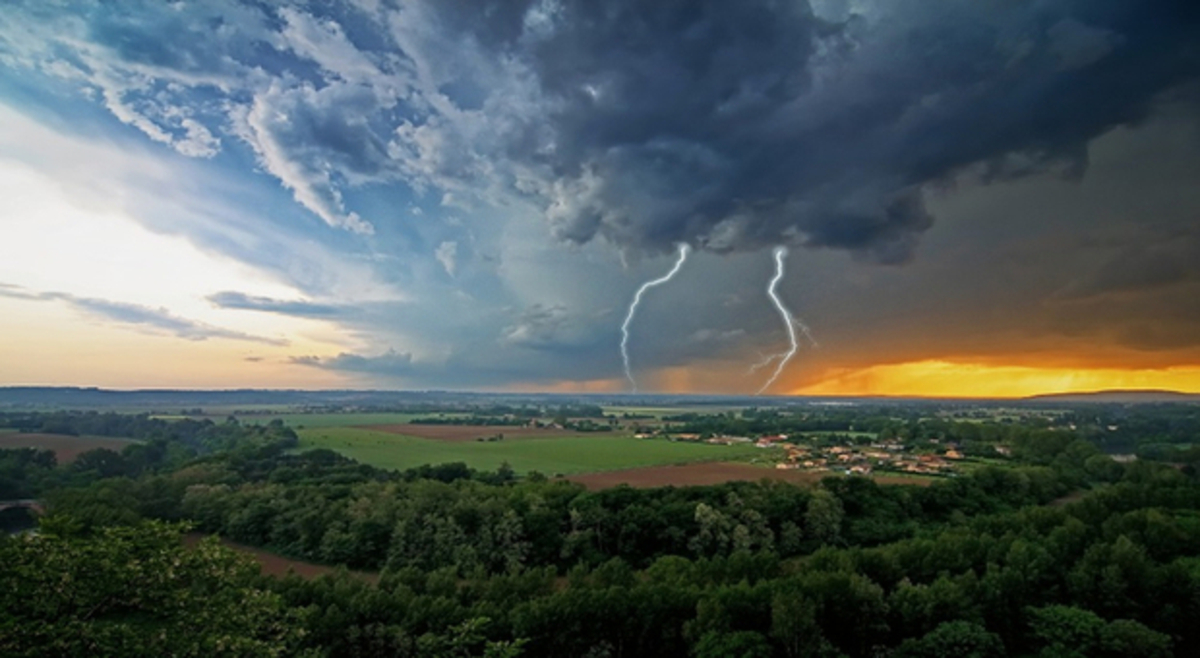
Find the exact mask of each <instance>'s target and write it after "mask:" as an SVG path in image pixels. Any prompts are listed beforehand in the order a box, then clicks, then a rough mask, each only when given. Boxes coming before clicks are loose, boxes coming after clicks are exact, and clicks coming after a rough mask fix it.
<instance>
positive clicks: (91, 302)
mask: <svg viewBox="0 0 1200 658" xmlns="http://www.w3.org/2000/svg"><path fill="white" fill-rule="evenodd" d="M0 297H8V298H9V299H24V300H28V301H40V302H63V303H65V304H67V305H68V306H70V307H72V308H74V309H75V310H77V311H80V312H82V313H86V314H87V315H91V316H93V317H97V318H100V319H103V320H108V321H111V322H118V323H121V324H128V325H133V326H137V327H144V328H147V329H151V330H154V331H159V332H164V333H168V334H171V335H173V336H177V337H179V338H184V339H186V340H206V339H208V338H226V339H229V340H244V341H249V342H253V343H263V344H265V345H287V344H288V342H287V341H286V340H279V339H275V338H266V337H263V336H255V335H252V334H247V333H243V332H241V331H233V330H230V329H222V328H221V327H214V326H212V325H209V324H205V323H203V322H197V321H195V320H189V319H187V318H181V317H179V316H177V315H174V314H172V313H171V312H170V311H168V310H166V309H165V308H151V307H149V306H142V305H140V304H128V303H126V302H115V301H111V300H107V299H96V298H94V297H79V296H76V295H72V294H68V293H65V292H54V291H50V292H32V291H28V290H26V289H24V288H22V287H20V286H13V285H8V284H0Z"/></svg>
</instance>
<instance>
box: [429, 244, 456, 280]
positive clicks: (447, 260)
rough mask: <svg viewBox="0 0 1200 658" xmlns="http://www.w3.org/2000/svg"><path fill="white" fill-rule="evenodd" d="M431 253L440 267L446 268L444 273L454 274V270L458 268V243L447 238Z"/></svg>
mask: <svg viewBox="0 0 1200 658" xmlns="http://www.w3.org/2000/svg"><path fill="white" fill-rule="evenodd" d="M433 253H434V256H436V257H437V260H438V262H439V263H441V264H442V267H444V268H446V274H449V275H450V276H454V273H455V270H457V269H458V243H457V242H454V241H451V240H447V241H446V242H443V243H441V244H440V245H438V248H437V249H436V250H435V251H434V252H433Z"/></svg>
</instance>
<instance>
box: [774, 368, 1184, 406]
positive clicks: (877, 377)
mask: <svg viewBox="0 0 1200 658" xmlns="http://www.w3.org/2000/svg"><path fill="white" fill-rule="evenodd" d="M1112 389H1155V390H1174V391H1180V392H1185V393H1200V367H1194V366H1193V367H1178V368H1162V369H1146V370H1120V369H1113V368H1096V369H1089V368H1035V367H1028V366H995V365H982V364H974V363H952V362H949V361H938V360H928V361H915V362H911V363H896V364H887V365H876V366H870V367H867V368H861V369H845V370H842V371H840V372H838V371H834V372H831V373H830V374H829V376H827V377H825V378H823V379H821V380H820V381H818V382H817V383H815V384H811V385H808V386H804V387H801V388H799V389H796V390H793V391H791V392H792V393H793V394H794V395H839V396H840V395H847V396H852V395H889V396H913V397H953V398H1018V397H1026V396H1031V395H1039V394H1047V393H1081V392H1089V391H1100V390H1112Z"/></svg>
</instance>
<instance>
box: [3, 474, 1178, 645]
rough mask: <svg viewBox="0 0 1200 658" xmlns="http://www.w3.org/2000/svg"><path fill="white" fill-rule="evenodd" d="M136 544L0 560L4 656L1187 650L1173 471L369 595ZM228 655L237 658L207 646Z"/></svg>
mask: <svg viewBox="0 0 1200 658" xmlns="http://www.w3.org/2000/svg"><path fill="white" fill-rule="evenodd" d="M345 468H346V467H345V465H337V467H336V468H335V469H334V470H344V469H345ZM401 481H402V480H396V481H394V482H392V484H396V483H399V482H401ZM415 482H417V483H419V482H422V481H415ZM469 482H473V481H472V480H455V481H454V482H452V483H450V484H459V485H463V484H465V483H469ZM471 486H474V485H471ZM520 486H521V485H519V484H517V485H512V486H511V487H509V488H512V489H520ZM852 486H853V487H860V486H861V485H857V484H856V485H852ZM700 489H702V490H704V489H708V488H700ZM818 491H824V489H821V490H818ZM725 493H727V494H728V492H725ZM828 494H829V495H830V496H833V497H836V498H837V499H838V500H843V499H842V498H841V495H842V494H841V493H835V492H833V491H829V492H828ZM820 495H821V494H813V495H811V496H810V498H809V501H810V502H811V501H813V500H819V499H820V498H819V496H820ZM371 502H374V501H366V500H364V501H363V502H362V505H363V506H364V507H365V506H367V505H368V504H369V503H371ZM755 502H765V501H755ZM742 504H743V506H744V507H743V509H744V508H745V506H746V505H747V503H746V502H745V500H743V503H742ZM695 509H696V510H699V509H700V506H699V504H697V505H696V506H695ZM801 509H803V510H804V511H803V512H801V513H800V515H801V516H806V515H808V513H809V512H810V511H811V510H810V505H808V504H805V505H803V506H802V508H801ZM847 516H849V514H847ZM145 524H146V522H144V521H143V522H135V523H133V524H132V525H130V526H128V528H127V529H124V530H120V529H114V528H112V527H107V528H99V529H93V530H92V531H91V534H90V535H88V534H87V532H86V531H85V530H84V529H82V528H81V526H79V524H78V523H76V522H74V521H73V519H72V517H70V516H69V515H63V514H62V513H61V512H56V513H55V514H52V515H51V517H50V518H49V519H48V521H47V525H46V526H45V534H44V535H43V536H42V537H40V538H36V539H17V540H6V541H0V564H2V565H4V566H3V567H0V603H3V609H4V610H5V613H4V614H3V615H0V649H2V650H3V651H4V652H5V655H45V654H46V647H48V646H59V647H64V648H78V647H85V646H86V647H89V648H90V649H91V651H90V652H91V653H95V652H96V651H97V650H98V649H100V655H103V654H104V653H105V652H104V651H103V649H104V648H108V649H109V651H108V653H114V654H115V653H120V651H117V650H113V649H112V647H114V646H120V647H127V648H129V647H132V648H138V649H145V650H146V651H153V652H155V653H156V654H157V655H166V654H167V653H171V651H184V650H192V651H193V653H189V654H186V655H200V654H199V653H195V651H201V652H203V653H204V655H303V654H304V653H305V652H311V654H312V655H328V656H420V657H426V656H428V657H434V656H437V657H442V656H516V655H522V656H527V657H529V658H535V657H536V658H540V657H547V658H549V657H552V656H553V657H559V656H664V657H671V656H678V657H680V658H682V657H684V656H691V657H694V658H712V657H717V656H722V657H723V656H743V657H747V656H748V657H751V658H756V657H761V658H767V657H771V656H779V657H788V658H791V657H801V656H803V657H809V656H812V657H816V656H849V657H851V658H859V657H866V656H892V657H895V658H912V657H924V656H981V657H993V658H1001V657H1003V656H1098V657H1102V658H1107V657H1110V656H1111V657H1114V658H1115V657H1116V656H1148V657H1156V658H1157V657H1163V658H1165V657H1167V656H1193V655H1197V652H1198V651H1200V627H1197V626H1196V624H1195V623H1194V620H1195V619H1197V618H1198V615H1200V487H1198V485H1197V482H1196V481H1195V480H1194V479H1191V478H1188V477H1186V476H1184V475H1183V474H1181V473H1179V472H1178V471H1175V470H1173V469H1164V468H1153V467H1147V468H1142V469H1137V470H1132V471H1129V472H1127V473H1126V474H1125V478H1124V479H1123V480H1122V481H1121V482H1118V483H1116V484H1113V485H1110V486H1108V487H1105V488H1103V489H1101V490H1098V491H1096V492H1094V493H1092V494H1090V495H1089V496H1087V497H1085V498H1084V499H1082V500H1080V501H1078V502H1075V503H1072V504H1069V505H1066V506H1061V507H1025V508H1022V509H1019V510H1015V511H1006V512H999V513H992V514H980V515H976V516H966V515H964V514H962V513H958V514H954V513H952V514H951V517H950V518H949V519H948V520H947V521H946V522H943V523H938V524H929V525H926V526H924V527H922V528H920V529H918V530H917V531H916V532H915V533H913V535H912V536H911V537H908V538H905V539H901V540H898V541H892V542H887V543H883V544H879V545H875V546H853V545H847V544H849V541H848V539H847V538H846V537H844V536H843V537H840V538H834V537H829V538H827V539H830V540H831V541H826V542H823V545H822V546H821V547H820V548H818V549H816V550H815V551H813V552H811V553H807V554H804V555H801V556H798V557H795V558H791V559H788V558H785V557H783V555H782V554H781V553H780V552H779V551H778V550H776V549H777V547H764V546H753V545H751V546H749V547H745V546H742V547H736V548H731V550H728V551H716V552H713V553H712V554H711V555H709V556H700V555H695V556H691V557H689V556H685V555H661V556H658V557H656V558H653V559H651V560H649V561H648V562H645V563H643V564H638V563H636V562H634V561H631V560H629V559H626V557H625V556H617V557H612V558H609V559H605V560H602V561H598V562H594V561H589V560H578V561H577V562H576V563H575V564H574V566H572V567H571V568H569V569H567V571H566V573H565V575H564V574H562V573H561V571H560V570H559V569H557V568H555V567H554V566H546V567H541V568H538V567H524V568H510V567H506V568H505V569H502V570H498V571H495V572H493V573H487V572H486V570H483V569H477V570H475V571H474V572H473V573H469V574H466V575H464V574H463V573H462V571H461V570H460V569H459V568H457V567H455V566H443V567H437V566H436V565H435V564H428V565H421V564H415V563H410V564H407V565H405V566H400V565H395V566H389V568H387V569H386V570H385V571H384V572H383V574H382V576H381V578H380V579H379V582H378V583H370V582H366V581H363V580H362V579H360V578H357V577H355V576H352V575H349V574H345V573H343V574H341V575H335V576H333V577H326V578H322V579H318V580H315V581H305V580H302V579H300V578H296V577H292V578H287V579H283V580H270V579H253V578H251V577H250V576H249V575H248V574H247V572H246V570H245V568H244V567H238V566H237V565H238V564H241V562H239V561H238V560H237V559H236V558H234V557H232V556H230V555H228V554H227V553H223V552H222V551H221V550H220V548H219V547H217V546H214V545H212V544H206V545H205V548H204V549H203V551H201V552H200V553H199V555H198V556H197V554H196V553H189V552H187V551H184V550H183V549H181V548H180V547H179V543H178V540H177V539H176V540H174V542H172V541H171V540H170V539H169V537H165V535H164V533H165V532H166V530H165V529H164V528H162V527H161V526H155V525H150V526H147V525H145ZM735 532H736V530H735ZM716 537H717V535H715V534H714V535H712V536H710V537H709V538H710V539H716ZM14 565H16V566H14ZM172 565H174V566H172ZM64 572H65V573H72V574H77V576H78V580H76V579H74V578H73V579H70V580H68V581H67V585H66V586H64V585H63V583H62V581H61V579H60V578H59V577H56V576H53V574H61V573H64ZM80 638H83V639H85V640H87V643H83V642H81V641H80ZM237 638H241V640H238V641H240V642H243V643H245V644H244V645H243V646H242V647H240V648H244V649H245V650H236V651H235V650H234V649H235V648H237V647H236V645H233V644H229V645H222V644H221V641H222V640H223V641H225V642H233V641H235V640H236V639H237ZM118 640H119V641H120V644H119V645H115V644H114V642H116V641H118ZM56 641H57V642H58V644H57V645H55V644H51V643H53V642H56ZM194 647H198V648H199V649H192V648H194ZM251 647H252V648H253V649H254V650H251ZM268 650H270V651H274V653H268ZM52 653H53V652H52ZM60 653H61V654H62V655H66V654H69V653H70V651H65V652H60Z"/></svg>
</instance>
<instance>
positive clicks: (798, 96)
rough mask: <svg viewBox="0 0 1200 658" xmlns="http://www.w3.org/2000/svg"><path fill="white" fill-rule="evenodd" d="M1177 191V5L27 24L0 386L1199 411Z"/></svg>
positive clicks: (47, 11) (62, 6)
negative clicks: (1032, 403)
mask: <svg viewBox="0 0 1200 658" xmlns="http://www.w3.org/2000/svg"><path fill="white" fill-rule="evenodd" d="M1198 181H1200V5H1198V4H1197V3H1195V2H1191V1H1186V0H1036V1H1035V0H1019V1H1013V0H808V1H806V0H790V1H787V0H746V1H745V2H718V1H715V0H714V1H709V2H705V1H701V0H689V1H677V0H663V1H661V2H644V1H641V0H609V1H606V2H583V1H573V0H536V1H533V0H492V1H489V0H474V1H471V2H466V1H463V0H437V1H430V2H425V1H421V0H396V1H391V0H342V1H325V0H322V1H320V2H316V1H314V2H283V1H280V2H274V1H273V2H241V1H236V0H204V1H202V2H200V1H195V2H192V1H185V0H180V1H176V2H166V1H162V0H148V1H146V2H128V1H119V0H111V1H110V0H105V1H103V2H99V1H95V2H88V1H86V0H79V1H75V0H72V1H69V2H67V1H63V2H50V1H47V0H30V1H28V2H23V1H21V0H15V1H13V2H8V3H6V6H5V10H4V11H3V12H0V199H2V200H3V201H2V202H0V385H80V386H103V387H112V388H163V387H173V388H249V387H266V388H303V389H320V388H387V389H393V388H394V389H400V388H403V389H449V390H457V389H471V390H495V391H562V392H571V391H581V392H621V391H629V390H632V389H633V387H634V385H636V387H637V389H638V390H640V391H659V392H675V393H689V392H690V393H739V394H741V393H755V392H758V391H762V392H764V393H771V394H807V395H928V396H973V397H1009V396H1023V395H1030V394H1036V393H1047V392H1065V391H1081V390H1099V389H1107V388H1163V389H1173V390H1181V391H1190V392H1200V184H1197V182H1198ZM685 246H686V251H687V257H686V260H685V261H684V262H683V263H682V264H681V265H680V266H679V268H678V272H677V274H676V275H675V276H674V277H673V278H671V279H670V280H669V281H664V282H662V283H661V284H659V285H654V286H652V287H648V288H647V289H646V290H644V291H643V292H644V294H643V295H642V296H641V298H640V304H639V306H638V308H637V309H636V313H634V314H632V317H631V314H630V311H629V305H630V303H631V301H632V300H633V299H634V297H635V295H636V294H637V292H638V290H639V288H640V287H641V286H642V285H643V284H645V283H647V282H651V281H657V280H659V279H660V278H662V277H664V276H665V275H667V274H668V273H669V272H671V271H672V269H673V267H674V266H675V265H677V264H678V261H677V259H678V257H679V253H680V250H681V248H684V247H685ZM778 247H784V248H786V256H785V257H784V258H782V259H781V261H782V262H783V265H784V268H785V269H784V271H783V273H782V276H779V277H778V284H777V286H776V287H775V288H773V289H770V290H769V286H770V284H771V282H772V281H773V280H774V278H775V277H776V275H777V274H778V272H777V271H776V269H775V268H776V259H775V255H774V254H775V249H776V248H778ZM771 292H774V293H776V297H777V298H778V300H779V302H780V303H781V305H782V306H784V307H785V308H786V309H787V310H788V311H789V312H791V313H793V314H795V316H796V318H797V320H798V321H799V322H802V323H803V325H804V327H805V328H806V329H807V330H808V333H811V339H810V338H809V337H808V336H806V335H805V332H800V331H796V332H789V330H788V329H789V326H788V323H786V322H785V321H784V319H783V316H781V314H780V311H779V309H778V308H777V307H776V305H775V304H774V303H773V300H772V297H771V294H770V293H771ZM794 327H799V325H794ZM623 329H624V330H625V331H624V332H623ZM790 333H796V334H797V336H798V340H797V350H796V352H795V355H794V357H792V358H790V359H789V360H787V361H783V360H782V359H780V358H776V359H775V360H773V361H770V363H768V364H767V367H757V368H756V367H754V366H756V365H761V364H762V363H763V362H764V361H766V360H768V359H770V357H772V356H773V355H774V356H778V355H781V354H786V353H787V352H788V351H789V349H790V337H789V336H790ZM623 338H626V342H627V345H626V348H627V349H626V353H625V354H626V356H627V357H628V363H629V372H628V373H627V372H626V371H625V368H624V359H623V354H622V350H621V345H622V340H623ZM776 371H777V372H778V377H777V378H776V379H774V380H772V379H771V376H772V374H774V373H775V372H776Z"/></svg>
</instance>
